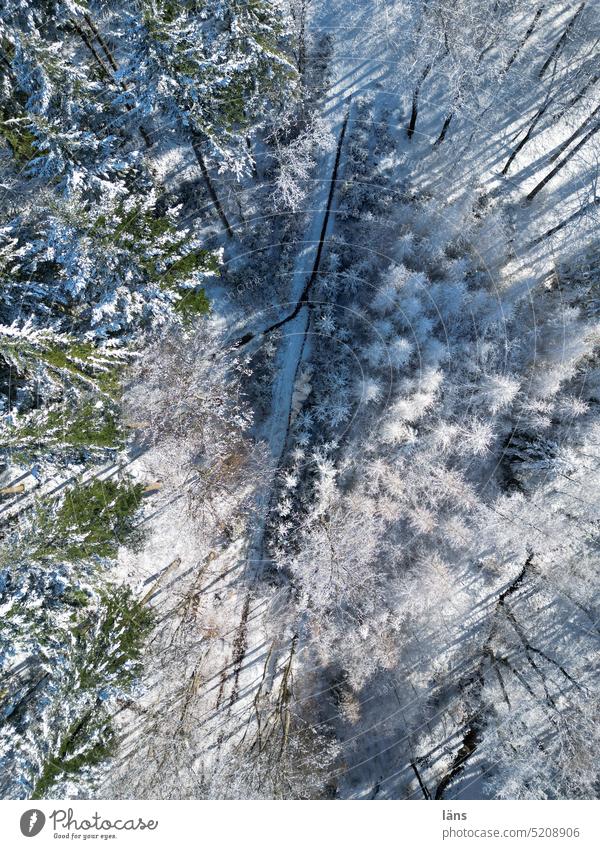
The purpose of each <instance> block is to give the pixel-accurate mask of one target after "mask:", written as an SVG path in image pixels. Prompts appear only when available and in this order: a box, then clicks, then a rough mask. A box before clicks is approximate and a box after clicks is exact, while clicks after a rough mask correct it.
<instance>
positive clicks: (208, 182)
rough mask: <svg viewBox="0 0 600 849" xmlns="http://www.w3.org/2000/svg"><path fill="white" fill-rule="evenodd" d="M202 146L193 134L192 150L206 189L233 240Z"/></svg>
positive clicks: (197, 136) (196, 135)
mask: <svg viewBox="0 0 600 849" xmlns="http://www.w3.org/2000/svg"><path fill="white" fill-rule="evenodd" d="M201 144H202V143H201V140H200V137H199V135H198V134H196V133H193V134H192V148H193V150H194V154H195V156H196V160H197V162H198V165H199V166H200V170H201V171H202V176H203V177H204V182H205V183H206V188H207V189H208V193H209V195H210V197H211V200H212V202H213V204H214V206H215V209H216V210H217V213H218V215H219V218H220V219H221V221H222V223H223V226H224V227H225V230H226V231H227V235H228V236H229V237H230V238H231V239H233V230H232V229H231V225H230V223H229V221H228V220H227V216H226V215H225V212H224V210H223V207H222V206H221V201H220V200H219V198H218V196H217V193H216V191H215V188H214V186H213V184H212V181H211V179H210V175H209V173H208V169H207V167H206V163H205V161H204V157H203V155H202V149H201Z"/></svg>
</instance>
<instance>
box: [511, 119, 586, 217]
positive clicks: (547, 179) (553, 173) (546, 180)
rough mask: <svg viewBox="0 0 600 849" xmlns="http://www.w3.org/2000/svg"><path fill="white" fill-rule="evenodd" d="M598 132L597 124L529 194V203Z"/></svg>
mask: <svg viewBox="0 0 600 849" xmlns="http://www.w3.org/2000/svg"><path fill="white" fill-rule="evenodd" d="M598 130H600V124H596V126H595V127H592V129H591V130H590V131H589V133H587V134H586V135H585V136H584V137H583V138H582V139H581V141H580V142H579V144H576V145H575V147H574V148H573V150H572V151H571V152H570V153H567V155H566V156H565V158H564V159H563V160H562V161H561V162H559V163H558V165H556V166H555V167H554V168H553V169H552V171H550V172H549V173H548V174H546V176H545V177H544V179H543V180H541V181H540V182H539V183H538V184H537V186H535V187H534V188H533V189H532V190H531V191H530V192H529V194H528V195H527V200H528V201H529V200H533V199H534V197H535V196H536V195H537V193H538V192H540V191H541V190H542V189H543V188H544V186H547V185H548V183H549V182H550V180H552V178H553V177H555V176H556V175H557V174H558V172H559V171H562V169H563V168H564V167H565V165H566V164H567V163H568V162H569V161H570V160H571V159H572V158H573V157H574V156H575V154H576V153H577V151H579V150H581V148H582V147H583V146H584V144H586V143H587V142H588V141H589V140H590V139H591V138H592V136H594V135H595V134H596V133H597V132H598Z"/></svg>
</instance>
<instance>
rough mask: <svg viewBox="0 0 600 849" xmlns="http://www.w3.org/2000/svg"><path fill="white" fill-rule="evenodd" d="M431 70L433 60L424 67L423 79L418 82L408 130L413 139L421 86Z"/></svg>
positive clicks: (407, 132) (408, 134)
mask: <svg viewBox="0 0 600 849" xmlns="http://www.w3.org/2000/svg"><path fill="white" fill-rule="evenodd" d="M430 71H431V62H430V63H429V64H428V65H427V66H426V67H425V68H424V69H423V73H422V74H421V79H420V80H419V82H418V83H417V85H416V87H415V90H414V93H413V99H412V111H411V113H410V123H409V125H408V129H407V131H406V135H407V136H408V138H409V139H412V137H413V135H414V132H415V127H416V125H417V117H418V114H419V91H420V90H421V86H422V85H423V83H424V82H425V80H426V79H427V76H428V74H429V72H430Z"/></svg>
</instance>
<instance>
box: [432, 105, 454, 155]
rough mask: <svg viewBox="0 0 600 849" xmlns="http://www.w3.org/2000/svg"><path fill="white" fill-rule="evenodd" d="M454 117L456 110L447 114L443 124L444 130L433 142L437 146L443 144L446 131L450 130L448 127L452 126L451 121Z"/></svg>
mask: <svg viewBox="0 0 600 849" xmlns="http://www.w3.org/2000/svg"><path fill="white" fill-rule="evenodd" d="M453 118H454V112H449V113H448V115H446V118H445V120H444V123H443V126H442V131H441V133H440V134H439V136H438V137H437V139H436V140H435V141H434V143H433V146H434V147H437V145H438V144H441V143H442V142H443V141H444V139H445V138H446V133H447V132H448V127H449V126H450V122H451V121H452V119H453Z"/></svg>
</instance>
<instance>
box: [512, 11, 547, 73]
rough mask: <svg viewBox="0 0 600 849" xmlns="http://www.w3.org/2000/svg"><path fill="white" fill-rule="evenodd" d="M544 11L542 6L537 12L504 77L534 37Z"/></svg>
mask: <svg viewBox="0 0 600 849" xmlns="http://www.w3.org/2000/svg"><path fill="white" fill-rule="evenodd" d="M543 11H544V6H543V5H542V6H540V7H539V9H538V10H537V12H536V13H535V15H534V17H533V21H532V22H531V24H530V26H529V29H528V30H527V32H526V33H525V36H524V38H523V40H522V41H521V42H520V44H519V46H518V47H517V48H516V49H515V51H514V53H513V54H512V56H511V57H510V59H509V60H508V62H507V63H506V67H505V68H504V71H503V72H502V73H503V75H504V74H507V73H508V72H509V71H510V69H511V67H512V64H513V62H514V61H515V59H516V58H517V56H518V55H519V53H520V52H521V50H522V49H523V48H524V47H525V45H526V44H527V42H528V41H529V39H530V38H531V36H532V35H533V31H534V29H535V27H536V24H537V22H538V21H539V19H540V17H541V14H542V12H543Z"/></svg>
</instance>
